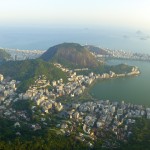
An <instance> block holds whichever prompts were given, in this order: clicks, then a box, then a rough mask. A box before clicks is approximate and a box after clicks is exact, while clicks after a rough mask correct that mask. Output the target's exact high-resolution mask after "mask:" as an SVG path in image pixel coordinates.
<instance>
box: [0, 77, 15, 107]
mask: <svg viewBox="0 0 150 150" xmlns="http://www.w3.org/2000/svg"><path fill="white" fill-rule="evenodd" d="M16 84H17V81H15V80H11V81H10V80H9V79H4V76H3V75H2V74H0V103H2V102H4V100H6V99H7V101H5V103H6V104H7V103H9V102H10V101H11V99H12V98H13V97H14V96H15V95H16Z"/></svg>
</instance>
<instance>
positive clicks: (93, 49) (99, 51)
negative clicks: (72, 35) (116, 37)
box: [84, 45, 110, 55]
mask: <svg viewBox="0 0 150 150" xmlns="http://www.w3.org/2000/svg"><path fill="white" fill-rule="evenodd" d="M84 47H85V48H87V49H88V50H89V51H91V52H94V53H96V54H99V55H110V54H109V52H107V51H106V50H105V49H102V48H99V47H96V46H92V45H86V46H84Z"/></svg>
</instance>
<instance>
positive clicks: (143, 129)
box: [121, 118, 150, 150]
mask: <svg viewBox="0 0 150 150" xmlns="http://www.w3.org/2000/svg"><path fill="white" fill-rule="evenodd" d="M132 133H133V134H132V136H131V137H130V139H129V140H128V143H126V144H124V143H123V144H122V145H121V150H126V149H128V150H133V149H136V150H149V149H150V144H149V143H150V120H149V119H145V118H141V119H137V120H136V124H135V125H134V126H133V130H132Z"/></svg>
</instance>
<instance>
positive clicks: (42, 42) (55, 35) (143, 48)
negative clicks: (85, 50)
mask: <svg viewBox="0 0 150 150" xmlns="http://www.w3.org/2000/svg"><path fill="white" fill-rule="evenodd" d="M149 35H150V32H141V31H137V30H131V29H118V28H115V29H114V28H107V27H106V28H105V27H99V28H98V27H97V28H92V27H91V28H82V27H78V28H73V27H69V28H63V27H62V28H60V27H0V47H2V48H15V49H29V50H34V49H39V50H47V49H48V48H49V47H51V46H54V45H56V44H60V43H63V42H73V43H79V44H81V45H86V44H90V45H95V46H99V47H102V48H109V49H113V50H114V49H117V50H118V49H119V50H120V49H123V50H126V51H133V52H138V53H149V54H150V36H149Z"/></svg>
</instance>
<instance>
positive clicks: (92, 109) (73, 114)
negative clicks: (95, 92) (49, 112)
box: [60, 100, 150, 142]
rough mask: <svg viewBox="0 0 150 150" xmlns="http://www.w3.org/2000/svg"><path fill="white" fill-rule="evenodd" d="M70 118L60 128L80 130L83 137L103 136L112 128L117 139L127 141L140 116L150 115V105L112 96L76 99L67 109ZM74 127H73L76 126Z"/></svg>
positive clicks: (79, 133)
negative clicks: (118, 100)
mask: <svg viewBox="0 0 150 150" xmlns="http://www.w3.org/2000/svg"><path fill="white" fill-rule="evenodd" d="M63 114H64V117H65V118H67V122H65V123H64V122H63V123H62V125H63V126H60V128H61V129H60V130H61V131H62V132H63V133H65V134H68V133H71V132H77V131H78V130H77V129H78V128H80V130H79V131H78V133H77V134H76V135H77V138H78V139H80V140H81V141H86V142H89V141H87V140H85V139H86V137H88V138H89V139H91V140H96V139H97V138H102V139H103V137H104V135H105V132H107V131H111V132H113V133H114V134H115V139H116V140H121V141H125V140H127V139H128V138H129V136H130V135H131V134H132V126H133V125H134V124H135V122H136V118H142V117H145V118H147V119H150V108H145V107H144V106H142V105H134V104H130V103H124V101H122V102H111V101H109V100H99V101H89V102H85V103H72V104H71V105H70V107H68V108H67V109H66V110H64V112H63ZM72 127H73V128H72Z"/></svg>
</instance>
